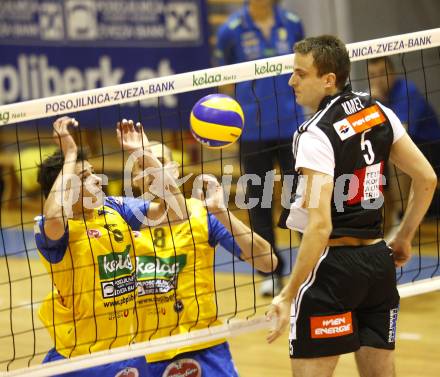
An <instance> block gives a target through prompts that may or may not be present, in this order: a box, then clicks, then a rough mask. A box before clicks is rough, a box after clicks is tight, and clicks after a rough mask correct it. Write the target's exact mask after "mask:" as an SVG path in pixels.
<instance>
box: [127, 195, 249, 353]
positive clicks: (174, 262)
mask: <svg viewBox="0 0 440 377" xmlns="http://www.w3.org/2000/svg"><path fill="white" fill-rule="evenodd" d="M135 205H137V204H135ZM187 206H188V208H190V210H191V216H190V218H189V220H186V221H183V222H180V223H176V224H165V225H160V226H156V227H151V228H144V229H141V231H140V232H135V235H136V238H135V244H136V266H137V270H136V275H137V284H138V294H137V305H136V310H137V314H138V321H139V322H138V324H137V331H136V332H137V336H136V341H137V342H141V341H146V340H152V339H156V338H162V337H166V336H169V335H177V334H183V333H187V332H189V331H190V330H196V329H204V328H207V327H208V326H212V325H216V324H219V323H220V322H219V320H218V319H217V307H216V302H215V287H214V253H215V246H216V245H217V244H221V245H222V246H223V247H224V248H225V249H226V250H228V251H229V252H231V253H233V254H234V255H236V256H238V257H239V256H240V253H241V250H240V247H239V246H238V245H237V243H236V242H235V241H234V239H233V237H232V235H231V234H230V233H229V231H228V230H227V229H226V228H225V227H224V226H223V225H222V224H221V223H220V222H219V221H218V219H217V218H215V216H214V215H212V214H210V213H208V212H207V211H206V209H205V207H204V206H203V203H202V202H201V201H199V200H196V199H190V200H187ZM132 227H133V229H136V224H132ZM138 229H139V228H138ZM224 341H225V340H224V339H220V340H215V341H211V342H207V343H203V344H197V345H191V346H187V347H182V348H179V349H173V350H169V351H164V352H160V353H157V354H153V355H148V356H147V360H148V362H155V361H162V360H169V359H172V358H173V357H175V356H176V355H178V354H181V353H185V352H190V351H196V350H201V349H205V348H208V347H212V346H215V345H218V344H221V343H223V342H224Z"/></svg>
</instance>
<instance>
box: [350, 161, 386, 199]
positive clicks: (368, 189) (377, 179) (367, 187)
mask: <svg viewBox="0 0 440 377" xmlns="http://www.w3.org/2000/svg"><path fill="white" fill-rule="evenodd" d="M383 166H384V162H383V161H380V162H378V163H377V164H374V165H369V166H366V167H364V168H362V169H358V170H355V171H354V174H353V177H352V179H351V180H350V184H349V187H348V192H349V194H348V196H349V198H350V199H349V200H347V204H349V205H353V204H357V203H360V202H361V201H363V200H372V199H377V198H379V197H380V196H381V195H382V191H383V179H382V177H383Z"/></svg>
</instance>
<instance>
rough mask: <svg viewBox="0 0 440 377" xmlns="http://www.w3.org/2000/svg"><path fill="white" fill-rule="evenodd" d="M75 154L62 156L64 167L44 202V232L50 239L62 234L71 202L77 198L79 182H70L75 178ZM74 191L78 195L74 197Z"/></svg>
mask: <svg viewBox="0 0 440 377" xmlns="http://www.w3.org/2000/svg"><path fill="white" fill-rule="evenodd" d="M76 158H77V152H76V151H72V152H69V153H66V155H65V156H64V165H63V169H62V170H61V172H60V173H59V174H58V177H57V179H56V180H55V183H54V184H53V186H52V188H51V190H50V193H49V195H48V197H47V199H46V201H45V202H44V207H43V214H44V217H45V222H44V230H45V233H46V234H47V236H48V237H49V238H51V239H57V238H59V237H61V235H62V234H63V233H64V228H65V226H66V221H67V217H68V215H69V214H70V215H71V211H72V205H73V204H74V203H73V200H75V199H77V198H78V197H79V190H80V187H79V182H76V180H72V179H71V178H72V177H76V176H75V164H76ZM75 191H76V193H77V194H78V195H75Z"/></svg>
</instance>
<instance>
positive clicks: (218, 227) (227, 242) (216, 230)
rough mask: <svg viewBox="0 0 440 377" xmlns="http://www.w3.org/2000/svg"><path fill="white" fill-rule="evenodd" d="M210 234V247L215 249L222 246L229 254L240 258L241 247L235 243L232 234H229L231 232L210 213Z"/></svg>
mask: <svg viewBox="0 0 440 377" xmlns="http://www.w3.org/2000/svg"><path fill="white" fill-rule="evenodd" d="M208 233H209V238H208V242H209V245H211V246H212V247H215V246H216V245H217V244H220V245H221V246H223V247H224V248H225V249H226V250H227V251H228V252H230V253H231V254H233V255H235V256H236V257H238V258H240V255H241V249H240V246H238V244H237V242H235V239H234V237H233V236H232V234H231V233H229V231H228V230H227V229H226V228H225V227H224V226H223V224H222V223H221V222H220V221H219V220H218V219H217V218H216V217H215V216H214V215H213V214H212V213H208Z"/></svg>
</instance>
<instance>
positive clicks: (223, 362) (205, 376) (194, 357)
mask: <svg viewBox="0 0 440 377" xmlns="http://www.w3.org/2000/svg"><path fill="white" fill-rule="evenodd" d="M146 370H147V376H148V377H177V376H186V377H238V373H237V370H236V369H235V365H234V362H233V361H232V356H231V352H230V351H229V345H228V343H226V342H225V343H222V344H219V345H217V346H214V347H209V348H206V349H203V350H198V351H193V352H187V353H182V354H180V355H177V356H176V357H175V358H174V359H171V360H166V361H158V362H155V363H147V368H146Z"/></svg>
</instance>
